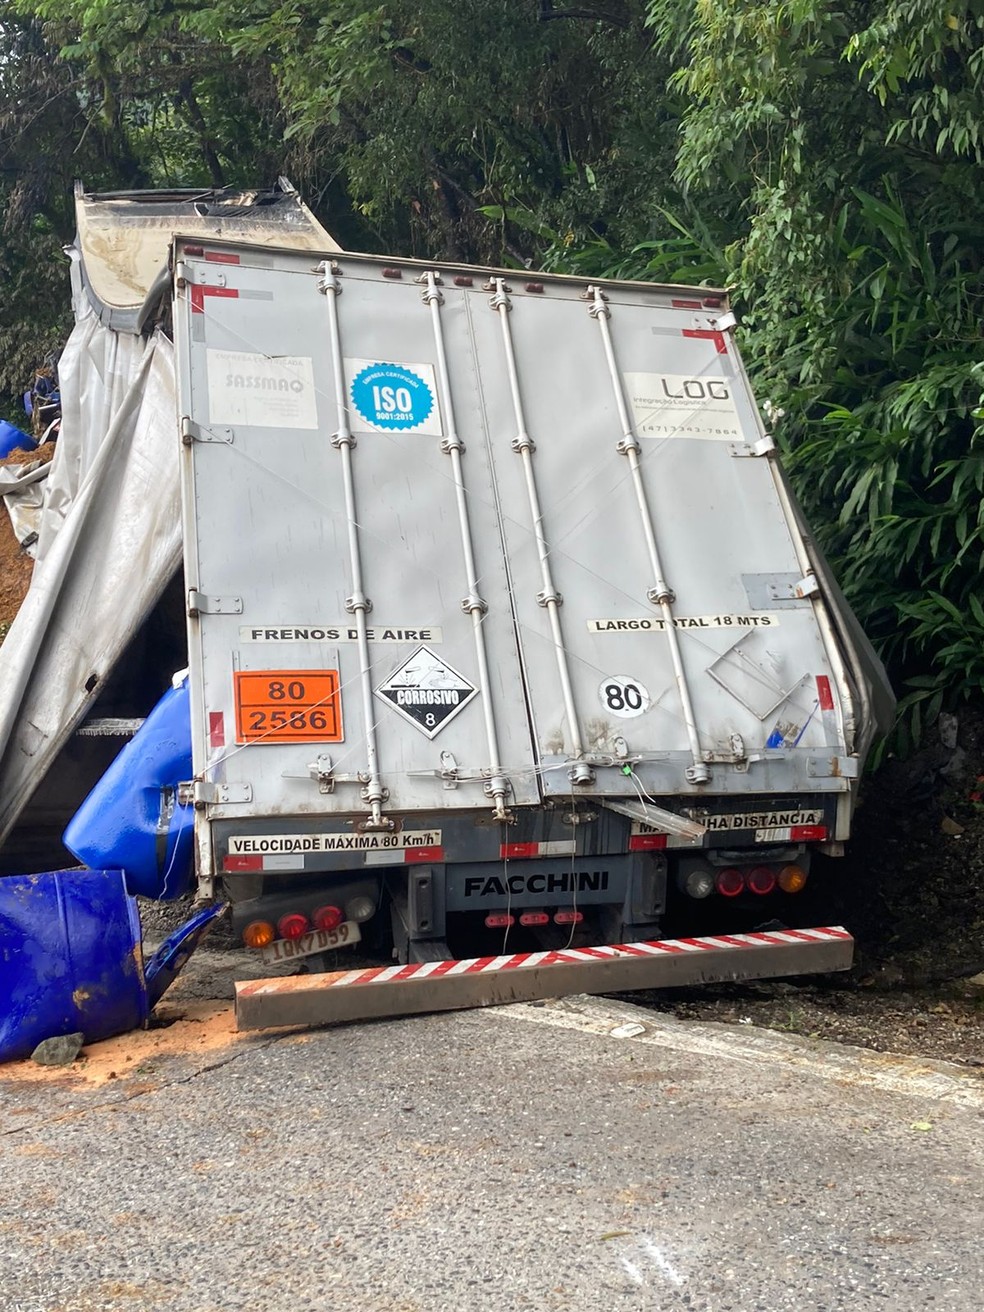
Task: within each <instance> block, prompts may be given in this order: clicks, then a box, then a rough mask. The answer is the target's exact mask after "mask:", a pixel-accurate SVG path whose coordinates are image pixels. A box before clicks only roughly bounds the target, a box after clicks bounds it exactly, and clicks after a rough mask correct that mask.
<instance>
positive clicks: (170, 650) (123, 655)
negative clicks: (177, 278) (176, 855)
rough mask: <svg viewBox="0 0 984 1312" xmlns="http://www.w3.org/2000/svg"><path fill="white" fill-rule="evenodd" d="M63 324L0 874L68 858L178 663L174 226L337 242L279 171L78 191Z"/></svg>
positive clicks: (0, 653)
mask: <svg viewBox="0 0 984 1312" xmlns="http://www.w3.org/2000/svg"><path fill="white" fill-rule="evenodd" d="M75 212H76V238H75V241H74V243H73V245H72V246H71V247H70V248H69V249H68V251H67V254H68V256H69V262H70V270H71V295H72V305H73V309H74V314H75V327H74V329H73V331H72V333H71V335H70V337H69V339H68V342H67V343H66V346H65V349H64V351H63V352H62V355H61V358H60V360H59V362H58V378H59V385H60V391H61V404H62V416H63V418H62V430H61V434H60V436H59V439H58V444H57V448H56V452H55V457H54V459H53V460H52V461H51V464H50V465H48V466H45V467H44V472H45V475H46V476H45V478H44V482H43V486H44V494H43V500H42V505H41V508H40V510H39V512H38V513H37V519H36V523H35V524H34V525H33V526H32V527H33V529H34V531H35V535H36V540H35V544H34V548H33V550H34V554H35V565H34V570H33V574H32V579H31V586H30V589H29V592H28V594H27V596H26V597H25V599H24V602H23V604H22V605H21V608H20V611H19V613H18V614H17V616H16V619H15V620H14V622H13V624H12V625H11V629H10V632H9V634H8V635H7V637H6V639H5V640H4V642H3V644H2V646H0V872H4V873H12V872H21V871H25V870H27V871H43V870H47V869H51V867H52V863H54V864H61V863H63V862H67V860H68V857H69V854H68V853H67V852H66V851H64V850H63V849H62V848H61V846H60V843H59V837H60V835H61V831H62V830H63V829H64V827H65V824H66V823H67V821H68V820H69V819H70V817H71V816H72V814H73V813H74V811H75V809H76V808H77V807H78V806H79V804H80V803H81V802H82V800H83V798H85V796H86V794H87V793H88V791H89V789H91V788H92V786H93V784H95V783H96V781H97V780H98V779H99V778H100V777H101V775H102V773H103V772H104V771H105V770H106V768H107V767H108V766H109V765H110V763H111V762H112V760H113V758H114V756H115V755H116V753H117V752H118V751H119V749H120V746H121V744H122V743H123V742H125V741H127V739H128V738H129V737H130V736H131V735H132V734H133V733H134V731H135V730H136V728H137V727H138V726H139V725H140V723H141V721H142V719H143V717H145V716H146V715H147V714H148V712H149V711H150V709H151V707H152V706H153V705H154V703H155V701H156V699H157V698H158V697H159V696H160V695H161V693H163V692H164V690H165V689H166V688H167V687H168V686H169V685H170V682H171V676H172V674H173V673H174V672H175V670H177V669H179V668H181V667H182V666H183V665H184V664H186V661H187V655H186V652H187V642H186V637H185V627H184V626H185V602H184V584H183V580H182V579H181V577H180V575H181V511H180V490H179V472H178V468H179V445H178V443H177V441H176V438H175V429H176V422H175V407H176V401H175V396H176V381H175V376H174V360H173V346H172V343H171V336H172V334H171V328H170V278H169V274H168V259H169V250H170V244H171V241H172V238H173V234H174V233H175V232H176V231H179V230H180V231H182V232H185V233H193V234H198V235H199V236H201V235H204V234H210V235H212V236H216V235H225V236H226V237H233V238H235V239H237V240H242V241H249V242H252V243H255V244H257V245H260V246H262V245H264V244H271V243H275V244H276V245H277V246H295V247H297V248H299V249H307V250H310V251H312V252H324V251H325V250H331V249H333V248H334V247H335V243H334V242H333V240H332V238H331V236H330V235H329V234H328V233H327V232H326V231H325V229H324V228H323V227H322V226H321V225H320V224H319V223H318V222H317V220H316V219H315V218H314V216H313V214H311V212H310V210H308V209H307V207H306V206H305V205H304V203H303V201H302V200H301V199H300V197H299V196H298V194H297V192H296V191H295V190H294V188H293V187H292V186H291V184H290V183H289V182H288V181H287V180H286V179H284V178H281V179H280V180H279V181H278V182H277V184H276V185H275V186H273V187H269V188H259V189H257V188H253V189H238V188H226V189H222V190H214V189H209V188H198V189H194V190H192V189H186V190H183V191H171V192H132V191H125V192H103V193H91V192H86V191H85V190H84V188H83V187H82V186H81V185H77V186H76V195H75Z"/></svg>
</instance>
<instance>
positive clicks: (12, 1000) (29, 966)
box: [0, 870, 148, 1062]
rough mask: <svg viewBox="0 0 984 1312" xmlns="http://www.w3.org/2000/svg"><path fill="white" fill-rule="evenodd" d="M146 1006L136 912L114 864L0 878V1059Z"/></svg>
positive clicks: (140, 1013) (135, 1017) (116, 1027)
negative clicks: (104, 867) (102, 867)
mask: <svg viewBox="0 0 984 1312" xmlns="http://www.w3.org/2000/svg"><path fill="white" fill-rule="evenodd" d="M147 1015H148V998H147V989H146V986H145V983H144V972H143V957H142V954H141V948H140V920H139V917H138V915H137V904H136V902H135V901H134V900H133V898H132V897H129V896H128V895H127V892H126V888H125V887H124V883H123V875H122V872H121V871H119V870H55V871H52V872H49V873H47V874H43V875H7V876H5V877H3V878H0V1062H3V1061H16V1060H18V1059H19V1058H21V1057H29V1056H30V1055H31V1053H32V1052H33V1051H34V1049H35V1048H36V1047H37V1045H38V1044H39V1043H41V1042H42V1040H43V1039H50V1038H54V1037H55V1036H57V1035H62V1034H74V1033H76V1032H78V1031H81V1032H82V1033H83V1034H84V1035H85V1038H86V1042H87V1043H91V1042H94V1041H95V1040H96V1039H105V1038H108V1037H109V1035H111V1034H120V1033H122V1032H123V1031H124V1030H132V1029H136V1028H137V1027H138V1026H140V1025H143V1024H144V1022H145V1021H146V1019H147Z"/></svg>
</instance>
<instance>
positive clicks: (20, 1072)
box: [0, 1002, 256, 1093]
mask: <svg viewBox="0 0 984 1312" xmlns="http://www.w3.org/2000/svg"><path fill="white" fill-rule="evenodd" d="M155 1015H156V1018H157V1023H158V1026H159V1028H155V1029H151V1030H133V1031H132V1032H131V1033H129V1034H120V1035H118V1036H117V1037H116V1038H113V1039H103V1040H102V1042H101V1043H90V1044H87V1045H86V1046H85V1047H84V1048H83V1049H82V1052H81V1053H80V1055H79V1057H78V1059H77V1060H76V1061H75V1062H73V1063H72V1065H71V1066H38V1065H36V1064H35V1063H34V1062H32V1061H14V1062H9V1063H7V1064H6V1065H4V1066H0V1084H2V1083H3V1082H9V1083H11V1084H17V1083H20V1084H27V1083H30V1084H73V1083H74V1084H87V1085H103V1084H108V1083H109V1082H110V1081H111V1080H125V1081H126V1083H127V1092H128V1093H136V1092H140V1093H148V1092H151V1091H152V1090H153V1089H155V1088H156V1087H157V1081H156V1080H155V1079H154V1077H155V1076H156V1075H158V1074H161V1073H162V1072H161V1065H162V1063H163V1062H164V1060H165V1059H170V1058H174V1057H186V1058H187V1057H190V1058H193V1059H194V1058H196V1057H198V1056H200V1055H201V1054H203V1053H210V1052H220V1051H222V1050H223V1049H225V1048H231V1047H232V1046H233V1045H235V1044H237V1043H243V1042H246V1043H249V1042H251V1041H253V1042H255V1040H256V1036H255V1035H250V1034H241V1033H240V1032H239V1031H238V1030H237V1029H236V1018H235V1015H234V1013H233V1009H232V1005H231V1004H230V1003H228V1002H194V1003H189V1004H187V1005H185V1006H181V1007H174V1006H170V1007H169V1006H168V1005H167V1004H166V1003H161V1004H160V1005H159V1006H158V1007H157V1009H156V1012H155Z"/></svg>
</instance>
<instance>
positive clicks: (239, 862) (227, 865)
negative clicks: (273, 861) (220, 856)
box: [222, 856, 263, 874]
mask: <svg viewBox="0 0 984 1312" xmlns="http://www.w3.org/2000/svg"><path fill="white" fill-rule="evenodd" d="M222 869H223V870H224V871H225V872H226V873H227V874H235V873H236V872H237V871H239V870H262V869H263V858H262V857H261V856H227V857H226V858H225V859H224V860H223V862H222Z"/></svg>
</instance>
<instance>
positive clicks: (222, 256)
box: [185, 247, 239, 264]
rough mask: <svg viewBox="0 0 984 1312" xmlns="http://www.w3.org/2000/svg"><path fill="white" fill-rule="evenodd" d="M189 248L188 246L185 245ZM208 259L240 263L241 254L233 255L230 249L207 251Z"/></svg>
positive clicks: (218, 262) (217, 262)
mask: <svg viewBox="0 0 984 1312" xmlns="http://www.w3.org/2000/svg"><path fill="white" fill-rule="evenodd" d="M185 249H186V250H187V247H185ZM205 258H206V260H211V262H212V263H213V264H238V263H239V256H238V255H233V254H231V253H230V252H228V251H206V252H205Z"/></svg>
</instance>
